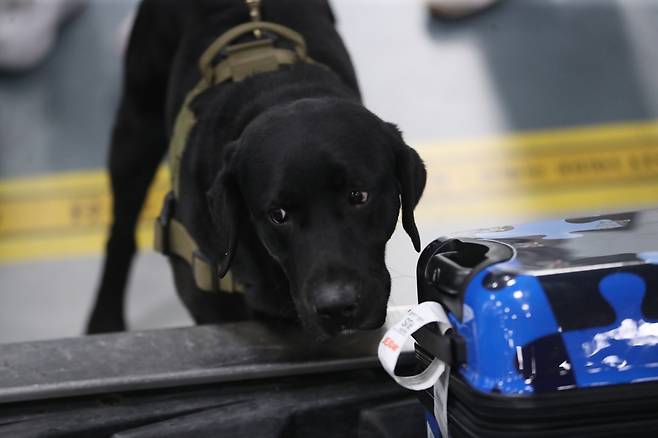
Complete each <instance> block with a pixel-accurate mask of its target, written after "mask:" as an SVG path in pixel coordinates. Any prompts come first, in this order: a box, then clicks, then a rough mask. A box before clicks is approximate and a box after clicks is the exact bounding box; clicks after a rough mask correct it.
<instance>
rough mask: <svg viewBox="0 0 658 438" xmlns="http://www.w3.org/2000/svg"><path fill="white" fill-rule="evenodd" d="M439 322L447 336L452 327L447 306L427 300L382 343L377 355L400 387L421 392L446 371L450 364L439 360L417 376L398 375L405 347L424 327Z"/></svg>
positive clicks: (386, 336)
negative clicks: (414, 334)
mask: <svg viewBox="0 0 658 438" xmlns="http://www.w3.org/2000/svg"><path fill="white" fill-rule="evenodd" d="M433 322H436V323H438V324H439V330H440V331H441V333H442V334H445V332H446V331H448V330H449V329H450V328H451V327H452V326H451V324H450V321H449V320H448V316H447V315H446V313H445V311H444V310H443V307H441V305H440V304H439V303H436V302H434V301H425V302H423V303H420V304H419V305H418V306H416V307H414V308H412V309H411V310H410V311H409V313H408V314H407V316H405V317H404V319H402V320H401V321H400V322H398V323H397V324H395V325H394V326H393V327H391V328H390V329H389V330H388V331H387V332H386V334H385V335H384V338H383V339H382V340H381V342H380V343H379V347H378V349H377V355H378V356H379V361H380V362H381V364H382V366H383V367H384V369H385V370H386V372H387V373H388V374H389V375H390V376H391V377H392V378H393V380H395V381H396V382H397V383H398V384H399V385H400V386H403V387H405V388H407V389H412V390H414V391H421V390H424V389H427V388H429V387H431V386H432V385H434V383H436V381H437V380H438V379H439V377H440V376H441V374H442V373H443V372H444V370H445V369H446V364H445V362H443V361H442V360H440V359H438V358H434V360H432V362H431V363H430V364H429V365H428V366H427V368H425V369H424V370H423V371H422V372H421V373H419V374H416V375H414V376H398V375H396V374H395V365H396V364H397V363H398V359H399V357H400V353H401V352H402V347H403V345H404V344H405V342H406V341H407V340H408V339H409V338H410V337H411V335H412V334H413V333H414V332H415V331H416V330H418V329H420V328H421V327H423V326H425V325H427V324H430V323H433Z"/></svg>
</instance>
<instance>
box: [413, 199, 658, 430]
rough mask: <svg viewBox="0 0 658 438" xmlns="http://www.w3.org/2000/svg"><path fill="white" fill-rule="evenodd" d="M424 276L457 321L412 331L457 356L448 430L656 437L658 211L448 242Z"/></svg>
mask: <svg viewBox="0 0 658 438" xmlns="http://www.w3.org/2000/svg"><path fill="white" fill-rule="evenodd" d="M417 280H418V299H419V303H420V302H427V301H435V302H438V303H440V304H441V305H442V307H443V309H445V312H446V314H447V316H448V319H449V320H450V323H451V325H452V329H451V330H449V331H447V332H445V334H441V332H439V330H437V327H436V324H434V327H433V325H431V324H430V325H426V326H425V327H424V328H422V329H421V330H419V331H417V332H416V333H415V334H414V338H416V342H417V345H416V353H417V355H418V357H419V358H421V359H422V361H424V362H426V363H429V362H430V361H431V360H432V359H433V358H439V359H441V360H442V361H444V362H445V363H446V364H447V365H449V366H450V369H451V372H450V378H449V385H448V388H449V390H448V398H447V420H448V425H449V431H450V432H449V434H450V436H453V437H489V436H490V437H515V436H518V437H528V436H546V437H549V436H550V437H557V436H559V437H563V436H588V437H589V436H615V437H619V436H658V210H647V211H641V212H632V213H621V214H611V215H603V216H597V217H585V218H578V219H566V220H557V221H549V222H541V223H535V224H529V225H522V226H515V227H511V226H506V227H499V228H494V229H487V230H478V231H476V232H473V233H465V234H461V235H459V236H453V237H447V238H441V239H437V240H435V241H433V242H432V243H431V244H429V245H428V246H427V247H426V249H425V250H424V251H423V253H422V254H421V257H420V259H419V263H418V267H417ZM435 395H436V392H435V391H433V390H432V388H430V389H428V390H426V391H424V392H422V393H421V400H422V401H423V403H424V405H425V407H426V408H427V411H428V423H429V425H430V429H432V433H433V434H434V435H435V436H438V435H439V427H438V424H437V422H436V420H437V418H436V416H435V415H434V412H440V410H437V409H436V406H435V403H437V402H439V403H440V401H439V400H436V397H435Z"/></svg>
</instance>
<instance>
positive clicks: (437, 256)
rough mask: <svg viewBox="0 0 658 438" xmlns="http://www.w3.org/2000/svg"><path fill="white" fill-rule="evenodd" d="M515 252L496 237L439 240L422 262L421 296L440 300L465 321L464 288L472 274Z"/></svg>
mask: <svg viewBox="0 0 658 438" xmlns="http://www.w3.org/2000/svg"><path fill="white" fill-rule="evenodd" d="M513 256H514V251H513V250H512V248H511V247H509V246H508V245H505V244H504V243H500V242H496V241H492V240H485V239H470V238H459V239H448V240H443V241H442V240H435V241H434V242H432V243H431V244H430V245H428V247H427V248H426V249H425V251H423V254H421V257H420V260H419V262H418V269H417V279H418V299H419V301H421V302H422V301H438V302H440V303H441V304H443V305H444V306H445V307H446V308H447V309H448V310H450V312H452V313H453V314H454V315H455V316H456V317H457V319H458V320H460V321H461V318H462V300H463V292H464V290H465V288H466V286H467V285H468V283H469V280H470V278H471V277H472V276H474V275H475V274H477V273H478V272H480V271H482V269H484V268H486V267H487V266H490V265H493V264H495V263H500V262H504V261H507V260H510V259H511V258H512V257H513Z"/></svg>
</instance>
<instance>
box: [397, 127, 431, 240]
mask: <svg viewBox="0 0 658 438" xmlns="http://www.w3.org/2000/svg"><path fill="white" fill-rule="evenodd" d="M387 125H388V128H389V129H391V130H392V131H393V132H394V134H395V136H396V140H397V145H396V146H395V147H394V151H395V173H396V176H397V179H398V183H399V186H400V201H401V204H402V226H403V227H404V230H405V231H406V232H407V234H408V235H409V237H410V238H411V242H412V243H413V245H414V248H415V249H416V251H417V252H420V236H419V235H418V228H417V227H416V220H415V218H414V208H415V207H416V204H418V201H419V200H420V197H421V196H422V195H423V190H424V189H425V182H426V180H427V172H426V171H425V165H424V164H423V160H422V159H421V158H420V156H419V155H418V153H417V152H416V151H415V150H414V149H412V148H411V147H409V146H408V145H407V144H406V143H405V142H404V140H403V139H402V133H401V132H400V130H399V129H398V127H397V126H395V125H393V124H391V123H387Z"/></svg>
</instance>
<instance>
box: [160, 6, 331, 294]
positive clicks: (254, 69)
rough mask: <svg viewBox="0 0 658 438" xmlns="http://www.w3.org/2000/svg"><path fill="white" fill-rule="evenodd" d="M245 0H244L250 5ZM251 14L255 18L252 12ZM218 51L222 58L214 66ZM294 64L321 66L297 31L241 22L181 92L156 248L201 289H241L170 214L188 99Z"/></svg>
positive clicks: (188, 126)
mask: <svg viewBox="0 0 658 438" xmlns="http://www.w3.org/2000/svg"><path fill="white" fill-rule="evenodd" d="M249 3H250V2H247V4H248V5H249ZM251 3H258V1H257V0H254V1H253V2H251ZM251 15H252V18H253V17H254V14H251ZM250 32H254V35H256V36H257V39H256V40H255V41H250V42H247V43H241V44H233V45H230V44H231V43H233V42H234V41H235V40H236V39H238V38H240V37H242V36H243V35H246V34H248V33H250ZM264 34H273V35H275V36H278V37H281V38H283V39H286V40H287V41H289V42H290V43H292V47H293V49H287V48H279V47H275V46H274V40H273V39H271V38H264ZM220 55H221V60H219V62H218V63H217V65H214V62H215V60H216V58H218V57H220ZM298 62H306V63H310V64H316V65H321V66H323V65H322V64H318V63H316V62H315V61H313V60H312V59H311V58H309V57H308V55H307V52H306V42H305V41H304V37H303V36H302V35H301V34H299V33H297V32H295V31H294V30H292V29H289V28H287V27H285V26H282V25H280V24H276V23H269V22H264V21H253V22H250V23H244V24H241V25H239V26H236V27H234V28H231V29H229V30H228V31H227V32H225V33H224V34H222V35H221V36H220V37H219V38H217V39H216V40H215V41H214V42H213V43H212V44H211V45H210V46H209V47H208V48H207V49H206V50H205V51H204V52H203V55H201V58H200V59H199V70H200V72H201V79H200V80H199V82H198V83H197V84H196V86H195V87H194V88H192V90H190V91H189V92H188V93H187V95H186V96H185V100H184V102H183V105H182V107H181V109H180V111H179V113H178V117H177V118H176V121H175V123H174V129H173V132H172V136H171V141H170V143H169V165H170V168H171V185H172V191H171V192H170V193H169V194H168V195H167V198H166V199H165V203H164V206H163V208H162V212H161V213H160V217H159V218H158V220H156V223H155V249H156V250H157V251H159V252H161V253H163V254H165V255H175V256H178V257H180V258H182V259H183V260H185V261H186V262H187V263H189V264H190V266H191V268H192V273H193V275H194V282H195V283H196V286H197V287H198V288H199V289H201V290H203V291H218V290H221V291H225V292H243V291H244V287H243V286H242V285H241V284H238V283H236V282H235V281H234V280H233V276H232V275H231V273H230V272H227V273H226V275H224V277H223V278H221V279H219V273H218V268H217V267H216V266H215V265H214V264H213V263H211V261H210V260H209V259H208V258H207V257H206V256H204V255H203V254H202V253H201V251H200V250H199V245H197V243H196V242H195V241H194V239H193V238H192V236H191V235H190V233H189V232H188V231H187V229H186V228H185V226H184V225H183V224H182V223H181V222H179V221H178V220H176V219H175V218H174V217H173V210H174V206H175V203H176V199H177V198H178V196H179V194H180V165H181V159H182V157H183V152H184V151H185V146H186V145H187V140H188V136H189V133H190V131H191V130H192V129H193V127H194V125H195V124H196V117H195V115H194V112H193V111H192V109H191V103H192V101H193V100H194V99H195V98H196V97H197V96H198V95H199V94H201V93H203V92H204V91H206V90H207V89H209V88H210V87H213V86H215V85H218V84H221V83H223V82H226V81H229V80H232V81H234V82H238V81H241V80H243V79H245V78H247V77H249V76H253V75H255V74H258V73H265V72H270V71H275V70H278V69H279V67H280V66H281V65H290V64H295V63H298ZM323 67H325V66H323ZM325 68H326V67H325Z"/></svg>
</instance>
